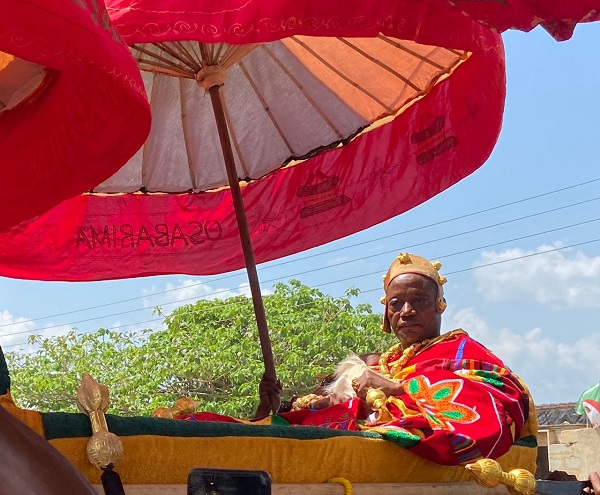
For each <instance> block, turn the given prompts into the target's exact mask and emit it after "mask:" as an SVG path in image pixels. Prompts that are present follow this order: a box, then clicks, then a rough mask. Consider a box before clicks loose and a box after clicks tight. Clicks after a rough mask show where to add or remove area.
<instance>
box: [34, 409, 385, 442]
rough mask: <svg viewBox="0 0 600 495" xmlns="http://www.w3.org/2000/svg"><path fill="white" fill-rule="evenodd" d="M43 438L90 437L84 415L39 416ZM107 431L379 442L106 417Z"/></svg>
mask: <svg viewBox="0 0 600 495" xmlns="http://www.w3.org/2000/svg"><path fill="white" fill-rule="evenodd" d="M41 416H42V424H43V425H44V434H45V436H46V438H47V439H48V440H52V439H54V438H73V437H90V436H91V435H92V429H91V427H90V420H89V418H88V417H87V416H86V415H85V414H69V413H58V412H50V413H41ZM106 422H107V424H108V429H109V430H110V431H111V432H112V433H114V434H115V435H117V436H121V437H126V436H133V435H160V436H167V437H274V438H293V439H297V440H320V439H325V438H333V437H340V436H354V437H365V438H382V437H381V435H379V434H378V433H373V432H361V431H344V430H331V429H328V428H318V427H314V426H292V427H290V426H289V425H288V426H284V425H282V424H281V423H280V424H278V425H275V424H274V425H246V424H242V423H218V422H208V421H182V420H173V419H163V418H150V417H141V416H139V417H131V418H126V417H122V416H113V415H111V414H107V415H106Z"/></svg>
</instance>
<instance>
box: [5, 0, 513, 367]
mask: <svg viewBox="0 0 600 495" xmlns="http://www.w3.org/2000/svg"><path fill="white" fill-rule="evenodd" d="M108 11H109V13H110V15H111V16H112V19H113V20H114V22H115V23H116V26H117V27H118V29H119V32H120V34H121V35H123V36H124V39H125V41H126V42H127V43H128V44H129V45H131V46H132V48H133V51H134V54H135V56H136V58H137V60H138V65H139V66H140V68H141V69H142V70H143V72H144V83H145V85H146V90H147V92H148V95H149V99H150V102H151V105H152V109H153V126H152V130H151V132H150V135H149V137H148V140H147V141H146V143H145V145H144V146H143V148H142V149H141V150H140V151H139V152H138V153H137V154H136V156H134V157H133V158H132V159H131V160H130V161H129V162H128V163H127V164H126V165H125V166H124V167H123V168H121V169H120V170H119V171H118V172H117V173H116V174H115V175H114V176H112V177H111V178H110V179H108V180H106V181H105V182H103V183H101V184H99V185H97V187H95V188H94V190H93V192H92V193H90V194H85V195H83V196H79V197H77V198H74V199H72V200H69V201H66V202H64V203H62V204H61V205H59V206H58V207H56V208H54V209H53V210H52V211H50V212H48V213H47V214H45V215H42V216H40V217H39V218H38V219H36V220H35V221H32V222H26V223H24V224H21V225H19V226H18V227H15V228H14V229H13V230H12V231H11V232H10V233H8V234H7V235H6V236H4V237H3V238H2V242H0V273H1V274H2V275H8V276H13V277H19V278H35V279H44V280H102V279H111V278H124V277H134V276H143V275H155V274H166V273H188V274H195V275H202V274H213V273H220V272H225V271H229V270H233V269H237V268H241V267H243V266H245V267H246V268H247V270H248V275H249V280H250V287H251V292H252V296H253V302H254V306H255V312H256V316H257V324H258V327H259V335H260V338H261V344H262V350H263V358H264V361H265V367H266V370H267V374H270V375H271V376H273V377H274V375H275V371H274V365H273V357H272V355H271V348H270V342H269V336H268V330H267V322H266V316H265V314H264V309H263V307H262V300H261V296H260V288H259V283H258V276H257V273H256V266H255V264H256V261H258V262H263V261H267V260H271V259H274V258H278V257H282V256H285V255H288V254H292V253H296V252H298V251H302V250H305V249H308V248H311V247H313V246H317V245H320V244H323V243H326V242H329V241H331V240H334V239H338V238H341V237H344V236H347V235H350V234H352V233H354V232H357V231H359V230H362V229H365V228H367V227H370V226H372V225H374V224H376V223H379V222H382V221H384V220H386V219H389V218H391V217H393V216H395V215H398V214H400V213H402V212H404V211H407V210H408V209H410V208H412V207H414V206H416V205H418V204H420V203H422V202H423V201H426V200H427V199H429V198H431V197H432V196H434V195H436V194H438V193H439V192H441V191H443V190H444V189H446V188H448V187H450V186H451V185H452V184H454V183H455V182H457V181H459V180H461V179H462V178H464V177H465V176H467V175H469V174H470V173H472V172H473V171H474V170H476V169H477V168H478V167H480V166H481V165H482V164H483V163H484V162H485V160H486V159H487V157H488V156H489V154H490V153H491V151H492V149H493V147H494V144H495V142H496V139H497V137H498V134H499V131H500V126H501V122H502V112H503V105H504V96H505V74H504V52H503V47H502V43H501V39H500V36H499V35H498V34H497V33H494V32H493V31H491V30H490V29H488V28H487V27H485V26H482V25H481V24H479V23H477V22H474V21H472V20H471V19H469V18H468V17H466V16H464V15H463V14H462V13H461V12H458V11H454V10H452V9H450V8H446V9H445V12H446V14H447V15H444V16H440V15H439V14H438V15H433V12H432V10H431V9H430V7H427V6H425V5H424V4H423V5H421V4H420V3H415V2H412V1H409V0H404V1H390V0H388V1H384V2H377V4H374V3H369V2H360V3H359V2H354V3H351V4H348V3H347V2H344V3H342V2H340V1H333V2H296V1H294V2H292V1H289V2H259V1H256V0H229V1H223V2H218V3H216V4H215V3H214V2H209V1H203V2H198V1H195V2H191V1H189V0H179V1H177V2H173V1H170V2H166V1H159V0H144V1H136V2H135V3H131V2H126V1H124V0H112V1H109V2H108ZM240 238H241V245H240ZM5 241H6V242H5Z"/></svg>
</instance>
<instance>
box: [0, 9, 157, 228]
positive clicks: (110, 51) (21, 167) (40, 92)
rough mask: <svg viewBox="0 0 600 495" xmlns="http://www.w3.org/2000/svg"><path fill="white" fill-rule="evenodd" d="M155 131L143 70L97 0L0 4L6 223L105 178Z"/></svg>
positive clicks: (0, 184)
mask: <svg viewBox="0 0 600 495" xmlns="http://www.w3.org/2000/svg"><path fill="white" fill-rule="evenodd" d="M149 129H150V108H149V105H148V101H147V98H146V95H145V91H144V87H143V83H142V80H141V77H140V74H139V71H138V70H137V68H136V65H135V62H134V60H133V58H132V57H131V54H130V53H129V51H128V49H127V46H126V45H125V44H124V43H123V42H122V41H121V39H120V38H119V36H118V34H117V33H116V31H115V30H114V27H113V26H112V24H111V23H110V20H109V18H108V14H107V12H106V10H104V8H103V7H101V6H99V5H98V3H97V2H91V1H90V2H86V1H78V2H47V1H44V0H28V1H23V0H13V1H12V2H10V7H8V6H7V7H4V8H2V12H1V14H0V157H1V163H2V171H1V176H0V177H1V179H2V180H0V210H1V211H2V215H0V230H4V229H6V228H7V227H11V226H13V225H15V224H17V223H19V222H21V221H24V220H27V219H29V218H31V217H33V216H34V215H37V214H40V213H42V212H43V211H45V210H47V209H49V208H51V207H53V206H55V205H57V204H58V203H60V202H61V201H62V200H64V199H67V198H69V197H72V196H75V195H77V194H81V193H82V192H84V191H86V190H89V189H91V188H92V187H94V186H95V185H97V184H98V183H99V182H101V181H102V180H104V179H106V178H107V177H108V176H110V175H111V174H112V173H114V172H115V171H116V170H117V169H118V168H119V167H120V166H122V165H123V164H124V163H125V162H126V161H127V160H128V159H129V158H130V157H131V156H132V155H133V154H134V153H135V152H136V151H137V149H138V148H139V147H140V146H141V144H142V143H143V141H144V139H145V138H146V136H147V135H148V131H149Z"/></svg>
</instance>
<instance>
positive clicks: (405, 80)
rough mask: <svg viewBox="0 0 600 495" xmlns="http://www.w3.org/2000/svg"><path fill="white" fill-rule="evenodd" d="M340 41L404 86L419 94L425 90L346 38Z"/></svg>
mask: <svg viewBox="0 0 600 495" xmlns="http://www.w3.org/2000/svg"><path fill="white" fill-rule="evenodd" d="M337 39H338V40H339V41H341V42H342V43H344V45H346V46H348V47H349V48H351V49H352V50H354V51H355V52H357V53H359V54H360V55H362V56H363V57H365V58H366V59H367V60H369V61H371V62H373V63H374V64H375V65H378V66H379V67H381V68H382V69H384V70H386V71H388V72H389V73H390V74H393V75H394V76H396V77H397V78H398V79H400V80H401V81H403V82H404V84H408V85H409V86H410V87H411V88H412V89H414V90H415V91H416V92H417V93H421V92H422V91H423V90H422V89H421V88H420V87H419V86H417V85H416V84H415V83H413V82H412V81H411V80H410V79H408V78H407V77H405V76H403V75H402V74H400V73H399V72H398V71H396V70H394V69H392V68H391V67H390V66H389V65H386V64H384V63H383V62H382V61H381V60H377V59H376V58H375V57H373V56H372V55H369V54H368V53H367V52H365V51H364V50H361V49H360V48H358V47H357V46H356V45H353V44H352V43H350V42H349V41H348V40H346V39H344V38H337Z"/></svg>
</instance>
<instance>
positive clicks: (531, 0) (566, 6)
mask: <svg viewBox="0 0 600 495" xmlns="http://www.w3.org/2000/svg"><path fill="white" fill-rule="evenodd" d="M447 3H448V4H449V5H450V6H452V7H453V8H455V9H457V10H460V11H462V12H463V13H464V14H465V15H467V16H469V17H470V18H471V19H473V20H476V21H478V22H481V23H482V24H484V25H486V26H488V27H490V28H492V29H495V30H496V31H500V32H503V31H506V30H507V29H518V30H520V31H526V32H527V31H530V30H532V29H533V28H534V27H536V26H538V25H540V26H542V27H543V28H544V29H546V31H548V32H549V33H550V34H551V35H552V37H554V38H555V39H556V40H557V41H565V40H568V39H569V38H571V36H573V31H574V29H575V26H576V25H577V24H578V23H580V22H592V21H598V20H600V3H599V2H598V0H496V1H492V2H477V1H475V2H474V1H473V0H448V1H447Z"/></svg>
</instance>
